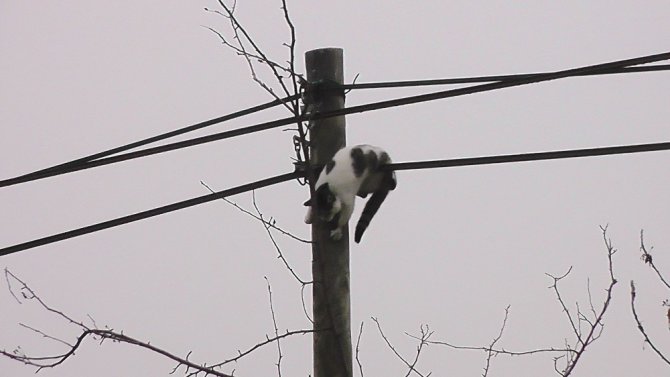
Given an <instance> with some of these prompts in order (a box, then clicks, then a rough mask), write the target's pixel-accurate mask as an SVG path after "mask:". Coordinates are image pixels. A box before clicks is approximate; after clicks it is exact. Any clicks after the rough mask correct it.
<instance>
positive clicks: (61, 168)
mask: <svg viewBox="0 0 670 377" xmlns="http://www.w3.org/2000/svg"><path fill="white" fill-rule="evenodd" d="M299 98H300V95H297V94H296V95H292V96H288V97H284V98H280V99H276V100H273V101H270V102H266V103H264V104H261V105H257V106H253V107H250V108H247V109H244V110H240V111H236V112H234V113H230V114H227V115H223V116H220V117H217V118H213V119H209V120H206V121H203V122H200V123H196V124H193V125H190V126H186V127H182V128H179V129H176V130H173V131H170V132H166V133H162V134H160V135H156V136H152V137H149V138H146V139H142V140H138V141H135V142H132V143H129V144H126V145H122V146H119V147H115V148H112V149H108V150H105V151H102V152H98V153H94V154H91V155H88V156H84V157H80V158H77V159H75V160H71V161H68V162H64V163H61V164H58V165H54V166H50V167H48V168H44V169H40V170H37V171H34V172H31V173H28V174H24V175H21V176H17V177H14V178H11V179H5V180H2V181H0V187H5V186H11V185H15V184H18V183H24V182H29V181H33V180H37V179H41V178H46V177H51V176H54V175H59V174H64V173H69V172H74V171H78V170H81V169H86V168H88V167H87V166H85V165H86V164H87V163H90V162H91V161H93V160H97V159H101V158H103V157H107V156H111V155H114V154H117V153H121V152H125V151H127V150H130V149H134V148H137V147H141V146H143V145H147V144H151V143H155V142H157V141H161V140H165V139H168V138H171V137H174V136H179V135H183V134H185V133H188V132H191V131H196V130H199V129H202V128H205V127H209V126H212V125H214V124H218V123H223V122H226V121H229V120H233V119H235V118H240V117H242V116H245V115H249V114H253V113H256V112H259V111H262V110H266V109H269V108H272V107H275V106H278V105H281V104H283V103H286V102H290V101H294V100H296V99H299ZM94 166H97V165H94ZM90 167H92V166H90Z"/></svg>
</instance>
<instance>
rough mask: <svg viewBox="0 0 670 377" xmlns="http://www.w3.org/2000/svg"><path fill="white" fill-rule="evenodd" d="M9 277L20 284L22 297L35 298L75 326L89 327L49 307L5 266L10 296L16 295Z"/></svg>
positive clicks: (44, 306) (49, 310) (43, 306)
mask: <svg viewBox="0 0 670 377" xmlns="http://www.w3.org/2000/svg"><path fill="white" fill-rule="evenodd" d="M9 277H11V278H12V279H14V280H16V281H17V282H19V283H20V284H21V287H20V291H21V295H22V297H23V298H24V299H26V300H36V301H37V302H39V304H40V305H41V306H42V308H44V309H46V311H48V312H51V313H54V314H56V315H58V316H59V317H61V318H64V319H65V320H67V321H68V322H69V323H71V324H73V325H77V326H79V327H81V328H82V329H85V330H89V328H88V327H87V326H86V325H84V324H83V323H82V322H80V321H75V320H74V319H72V318H70V317H69V316H67V315H65V314H64V313H63V312H61V311H59V310H56V309H53V308H51V307H50V306H49V305H47V304H46V303H45V302H44V301H43V300H42V299H41V298H40V297H39V296H38V295H37V294H35V291H33V290H32V289H31V288H30V287H29V286H28V285H27V284H26V283H24V282H23V280H21V279H19V278H18V277H17V276H16V275H14V274H13V273H12V272H11V271H9V269H8V268H5V278H6V279H7V288H8V289H9V291H10V292H11V293H12V296H14V298H16V295H15V294H14V291H13V290H12V284H11V282H10V279H9ZM17 300H18V298H17Z"/></svg>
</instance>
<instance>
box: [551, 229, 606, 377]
mask: <svg viewBox="0 0 670 377" xmlns="http://www.w3.org/2000/svg"><path fill="white" fill-rule="evenodd" d="M600 230H601V231H602V235H603V241H604V243H605V248H606V249H607V262H608V270H609V276H610V282H609V285H608V287H607V289H606V290H605V292H606V297H605V301H604V302H603V304H602V308H601V309H600V312H598V314H597V315H595V316H594V318H593V320H589V319H588V318H587V317H586V316H585V315H584V314H583V313H581V312H580V311H579V307H578V308H577V321H578V322H579V323H580V326H581V323H582V322H586V323H588V324H589V326H588V330H587V331H588V332H587V334H586V336H585V337H582V332H581V327H580V328H579V329H575V326H574V321H573V320H572V319H571V320H570V322H571V324H572V327H573V330H574V332H575V336H576V337H577V342H578V344H576V345H575V346H576V348H575V350H576V353H569V354H566V366H565V368H564V369H563V371H558V370H557V372H559V374H560V375H561V376H563V377H567V376H569V375H570V374H571V373H572V371H573V370H574V369H575V367H576V366H577V363H578V362H579V360H580V359H581V357H582V355H583V354H584V351H586V348H587V347H588V346H589V345H590V344H591V343H592V342H594V341H596V340H598V338H600V336H601V335H602V332H603V329H604V328H605V324H604V322H603V317H604V316H605V313H606V312H607V309H608V308H609V306H610V302H611V301H612V291H613V289H614V285H615V284H616V283H617V280H616V279H615V278H614V268H613V266H612V257H613V256H614V254H615V253H616V252H617V250H616V249H615V248H614V247H613V246H612V240H611V239H609V238H608V237H607V226H605V227H602V226H601V227H600ZM557 283H558V281H557V280H556V279H555V280H554V285H553V286H552V287H553V288H554V290H555V292H556V294H557V297H558V300H559V302H560V304H561V306H562V307H563V308H564V309H565V303H564V302H563V300H562V299H561V296H560V294H559V292H558V287H557V286H556V284H557ZM589 294H590V291H589ZM589 301H590V302H591V298H589ZM592 311H593V312H594V313H595V312H596V311H595V309H593V308H592ZM568 316H569V315H568Z"/></svg>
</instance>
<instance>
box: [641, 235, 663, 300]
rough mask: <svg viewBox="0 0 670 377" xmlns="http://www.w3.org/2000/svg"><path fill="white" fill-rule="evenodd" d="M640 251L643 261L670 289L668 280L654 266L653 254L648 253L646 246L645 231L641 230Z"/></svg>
mask: <svg viewBox="0 0 670 377" xmlns="http://www.w3.org/2000/svg"><path fill="white" fill-rule="evenodd" d="M653 249H654V247H653V246H652V247H651V248H650V249H649V251H651V250H653ZM640 251H642V257H641V258H642V260H643V261H644V263H646V264H648V265H649V266H650V267H651V268H652V269H653V270H654V272H656V275H658V278H659V279H660V280H661V282H662V283H663V284H664V285H665V286H666V287H667V288H668V289H670V283H668V281H667V280H665V278H664V277H663V274H661V271H659V270H658V268H656V265H655V264H654V260H653V258H652V257H651V254H650V253H649V252H648V251H647V248H646V247H645V246H644V230H640Z"/></svg>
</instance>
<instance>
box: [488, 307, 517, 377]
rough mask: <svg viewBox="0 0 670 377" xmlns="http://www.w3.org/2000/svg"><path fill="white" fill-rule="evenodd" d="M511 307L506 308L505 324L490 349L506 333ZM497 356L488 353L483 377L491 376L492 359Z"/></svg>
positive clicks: (491, 352)
mask: <svg viewBox="0 0 670 377" xmlns="http://www.w3.org/2000/svg"><path fill="white" fill-rule="evenodd" d="M509 307H510V306H509V305H507V307H506V308H505V318H504V319H503V323H502V325H501V326H500V332H499V333H498V335H497V336H496V337H495V338H493V341H492V342H491V344H490V345H489V349H492V348H493V346H495V345H496V343H498V341H499V340H500V338H502V335H503V331H505V326H506V325H507V317H508V316H509ZM495 355H496V353H495V352H493V351H490V350H489V351H488V352H487V353H486V365H484V373H483V374H482V377H487V376H488V375H489V368H490V367H491V357H493V356H495Z"/></svg>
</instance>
